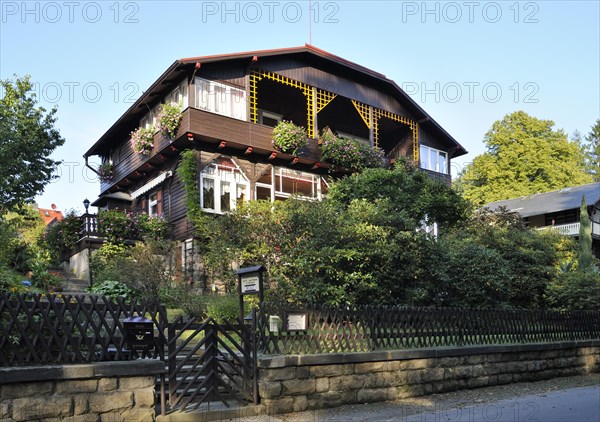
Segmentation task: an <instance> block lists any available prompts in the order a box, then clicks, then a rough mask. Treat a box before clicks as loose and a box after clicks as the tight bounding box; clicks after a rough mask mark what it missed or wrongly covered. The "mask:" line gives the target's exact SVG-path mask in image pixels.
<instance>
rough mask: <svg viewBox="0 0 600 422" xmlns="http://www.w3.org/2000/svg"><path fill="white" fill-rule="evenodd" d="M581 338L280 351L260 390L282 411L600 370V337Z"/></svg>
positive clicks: (264, 369)
mask: <svg viewBox="0 0 600 422" xmlns="http://www.w3.org/2000/svg"><path fill="white" fill-rule="evenodd" d="M581 343H583V344H581ZM581 343H580V344H576V343H575V342H573V343H569V344H565V343H560V344H553V345H527V346H517V345H515V346H489V347H475V348H444V349H421V350H403V351H392V352H371V353H356V354H339V355H320V356H318V355H312V356H306V355H304V356H295V357H293V356H285V357H274V358H271V359H262V360H261V361H260V363H259V366H261V369H260V378H259V379H260V382H259V394H260V397H261V403H262V404H263V405H265V407H266V409H267V410H268V413H270V414H278V413H287V412H296V411H303V410H312V409H322V408H327V407H335V406H340V405H343V404H353V403H368V402H377V401H385V400H396V399H402V398H407V397H415V396H422V395H426V394H431V393H441V392H447V391H454V390H458V389H464V388H477V387H486V386H492V385H498V384H507V383H513V382H520V381H535V380H541V379H548V378H553V377H560V376H567V375H577V374H583V373H589V372H600V342H597V341H596V342H581ZM319 361H321V363H319Z"/></svg>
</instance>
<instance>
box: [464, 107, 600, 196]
mask: <svg viewBox="0 0 600 422" xmlns="http://www.w3.org/2000/svg"><path fill="white" fill-rule="evenodd" d="M553 127H554V122H553V121H551V120H540V119H536V118H535V117H532V116H529V115H528V114H527V113H525V112H523V111H517V112H514V113H512V114H509V115H506V116H505V117H504V118H503V119H502V120H500V121H496V122H495V123H494V124H493V125H492V128H491V129H490V131H488V132H487V133H486V135H485V137H484V142H485V145H486V148H487V151H486V152H485V153H484V154H482V155H479V156H477V157H475V159H474V160H473V163H472V164H470V165H469V166H467V168H466V169H465V171H464V172H463V174H462V175H461V176H460V178H461V187H462V193H463V196H464V198H465V199H468V200H469V201H471V202H472V203H473V204H474V205H476V206H482V205H485V204H487V203H490V202H493V201H499V200H503V199H509V198H514V197H519V196H524V195H530V194H534V193H540V192H548V191H551V190H556V189H562V188H565V187H568V186H576V185H582V184H586V183H590V182H591V181H592V177H591V176H590V174H588V173H586V171H585V166H584V158H583V154H582V151H581V149H580V147H579V145H578V144H577V143H576V142H570V141H569V139H568V137H567V135H566V134H565V133H564V132H563V131H562V130H560V129H559V130H554V129H553Z"/></svg>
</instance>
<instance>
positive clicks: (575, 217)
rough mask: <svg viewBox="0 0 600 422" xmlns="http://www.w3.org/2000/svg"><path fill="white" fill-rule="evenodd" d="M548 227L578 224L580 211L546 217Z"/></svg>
mask: <svg viewBox="0 0 600 422" xmlns="http://www.w3.org/2000/svg"><path fill="white" fill-rule="evenodd" d="M545 220H546V221H545V224H546V226H555V225H560V224H569V223H576V222H578V221H579V210H578V209H572V210H566V211H560V212H554V213H551V214H546V215H545Z"/></svg>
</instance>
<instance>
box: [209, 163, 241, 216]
mask: <svg viewBox="0 0 600 422" xmlns="http://www.w3.org/2000/svg"><path fill="white" fill-rule="evenodd" d="M200 186H201V187H202V189H201V191H200V205H201V207H202V209H203V210H204V211H207V212H214V213H219V214H221V213H224V212H227V211H231V210H233V209H235V208H236V206H237V205H238V204H241V203H243V202H245V201H247V200H248V196H249V193H250V183H249V181H248V179H246V177H245V176H244V174H243V173H242V172H241V170H240V169H239V168H238V166H237V165H236V164H235V163H234V162H233V161H232V160H231V159H229V158H227V157H219V158H218V159H216V160H215V161H213V162H212V163H211V164H209V165H208V166H207V167H206V168H205V169H204V170H203V171H202V172H201V173H200Z"/></svg>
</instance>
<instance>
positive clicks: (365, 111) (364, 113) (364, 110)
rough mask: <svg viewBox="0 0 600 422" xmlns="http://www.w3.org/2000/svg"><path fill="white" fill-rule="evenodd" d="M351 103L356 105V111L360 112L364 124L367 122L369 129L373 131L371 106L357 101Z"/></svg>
mask: <svg viewBox="0 0 600 422" xmlns="http://www.w3.org/2000/svg"><path fill="white" fill-rule="evenodd" d="M351 101H352V105H354V108H355V109H356V111H358V114H359V115H360V117H361V118H362V119H363V122H365V125H367V127H368V128H369V129H371V119H370V115H369V106H368V105H367V104H363V103H360V102H358V101H356V100H351Z"/></svg>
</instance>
